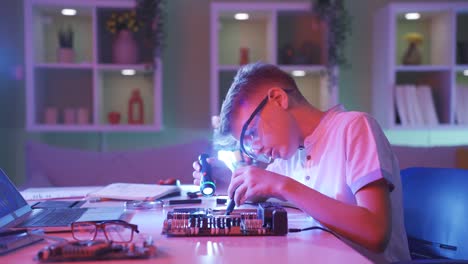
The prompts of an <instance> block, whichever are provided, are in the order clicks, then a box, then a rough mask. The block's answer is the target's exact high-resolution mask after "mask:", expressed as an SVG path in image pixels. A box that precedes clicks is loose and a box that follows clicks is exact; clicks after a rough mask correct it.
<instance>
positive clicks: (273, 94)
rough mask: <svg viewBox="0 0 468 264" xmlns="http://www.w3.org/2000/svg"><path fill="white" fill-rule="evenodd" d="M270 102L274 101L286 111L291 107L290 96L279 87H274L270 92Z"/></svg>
mask: <svg viewBox="0 0 468 264" xmlns="http://www.w3.org/2000/svg"><path fill="white" fill-rule="evenodd" d="M268 100H272V101H274V102H275V103H276V104H277V105H278V106H280V107H281V108H284V109H287V108H288V106H289V101H288V94H287V93H286V92H285V91H284V90H283V89H281V88H279V87H272V88H270V89H269V90H268Z"/></svg>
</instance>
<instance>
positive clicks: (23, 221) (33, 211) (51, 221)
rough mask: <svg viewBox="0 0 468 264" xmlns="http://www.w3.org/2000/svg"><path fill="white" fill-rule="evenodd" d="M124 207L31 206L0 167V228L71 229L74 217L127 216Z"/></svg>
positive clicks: (88, 219)
mask: <svg viewBox="0 0 468 264" xmlns="http://www.w3.org/2000/svg"><path fill="white" fill-rule="evenodd" d="M128 216H129V215H128V214H126V211H125V208H123V207H89V208H88V207H86V208H82V207H65V208H63V207H57V208H54V207H53V206H52V207H47V208H34V207H32V206H31V205H29V204H28V203H27V202H26V200H25V199H24V198H23V196H22V195H21V193H20V192H19V191H18V189H17V188H16V187H15V185H14V184H13V183H12V182H11V181H10V179H9V178H8V176H7V175H6V174H5V172H4V171H3V170H2V169H0V231H4V230H8V229H9V230H12V229H13V230H15V229H42V230H44V232H62V231H70V230H71V224H72V223H73V222H75V221H104V220H119V219H120V220H126V218H127V217H128Z"/></svg>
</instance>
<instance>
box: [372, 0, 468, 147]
mask: <svg viewBox="0 0 468 264" xmlns="http://www.w3.org/2000/svg"><path fill="white" fill-rule="evenodd" d="M407 13H419V14H420V18H419V19H417V20H407V19H406V18H405V14H407ZM466 28H468V4H467V3H466V2H464V3H463V2H458V3H455V2H449V3H445V2H440V3H422V2H420V3H408V2H405V3H390V4H389V5H387V6H386V7H384V8H382V9H381V10H379V11H378V12H377V13H376V14H375V15H374V30H373V33H374V41H373V42H374V51H373V59H374V62H373V72H372V76H373V100H372V102H373V115H374V116H375V117H376V118H377V119H378V120H379V122H380V123H381V125H382V126H383V127H384V128H385V129H386V130H387V131H391V133H395V131H406V132H418V133H419V134H418V135H419V137H420V138H427V141H428V142H430V141H432V142H431V143H435V144H437V143H438V142H442V141H438V140H439V139H437V138H436V137H438V135H440V132H441V131H451V130H452V131H453V132H454V133H457V135H459V132H460V130H462V131H463V130H468V123H463V122H461V121H460V119H459V113H458V112H457V110H456V109H457V104H458V105H460V104H461V103H463V104H466V106H467V108H466V109H467V110H466V111H467V113H466V114H467V115H468V97H467V98H466V101H463V100H462V101H460V100H457V97H459V96H460V93H459V92H457V87H460V86H461V85H466V84H468V76H464V75H463V72H464V71H465V70H468V31H467V30H466ZM410 32H416V33H419V34H420V35H422V37H423V40H422V43H421V45H420V46H419V48H420V52H421V55H422V62H421V64H419V65H403V63H402V57H403V56H404V53H405V50H406V48H407V42H406V40H405V39H404V35H405V34H407V33H410ZM461 46H464V48H462V47H461ZM466 75H468V71H467V72H466ZM404 85H416V89H418V88H417V87H420V85H428V86H430V89H431V94H432V97H433V102H434V106H435V112H436V115H437V119H438V123H437V124H403V123H404V122H402V118H401V117H400V116H399V114H398V110H399V109H398V108H397V102H396V100H397V99H396V96H397V95H396V94H397V90H396V89H404V87H403V88H402V87H401V86H404ZM400 109H401V108H400ZM431 133H433V134H434V135H431ZM454 140H455V141H457V142H460V138H459V137H458V136H457V138H454ZM462 141H463V140H462ZM463 142H468V137H465V140H464V141H463ZM442 143H443V142H442ZM448 143H449V142H448Z"/></svg>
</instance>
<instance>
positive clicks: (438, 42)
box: [395, 10, 453, 65]
mask: <svg viewBox="0 0 468 264" xmlns="http://www.w3.org/2000/svg"><path fill="white" fill-rule="evenodd" d="M411 11H414V10H411ZM416 11H417V10H416ZM405 13H406V12H400V13H398V14H397V15H396V36H395V47H396V54H395V55H396V57H395V64H396V65H403V63H402V59H403V57H404V55H405V53H406V51H407V50H408V47H409V43H408V41H407V40H405V36H406V35H407V34H408V33H418V34H420V35H421V36H422V42H421V43H420V44H419V45H418V50H419V52H420V54H421V57H422V60H421V65H451V56H448V54H452V53H451V52H450V50H451V47H450V46H449V45H448V44H447V43H448V42H449V41H450V39H451V37H452V31H451V28H452V27H453V25H452V15H451V13H450V12H448V11H447V12H441V11H439V12H437V11H426V12H418V13H420V14H421V18H420V19H418V20H406V19H405V17H404V15H405ZM441 49H444V50H446V49H449V50H448V52H447V53H441V52H440V50H441Z"/></svg>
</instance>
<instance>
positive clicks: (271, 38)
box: [210, 2, 338, 115]
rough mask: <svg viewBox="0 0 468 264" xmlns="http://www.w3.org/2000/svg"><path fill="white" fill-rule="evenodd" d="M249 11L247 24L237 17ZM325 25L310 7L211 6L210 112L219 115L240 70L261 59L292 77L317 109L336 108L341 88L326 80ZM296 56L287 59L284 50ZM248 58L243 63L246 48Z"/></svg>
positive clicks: (291, 4) (243, 3) (293, 4)
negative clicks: (296, 74) (248, 63)
mask: <svg viewBox="0 0 468 264" xmlns="http://www.w3.org/2000/svg"><path fill="white" fill-rule="evenodd" d="M236 13H247V14H248V15H249V19H248V20H243V21H238V20H235V19H234V15H235V14H236ZM326 29H327V28H326V25H325V24H324V23H323V22H321V21H320V20H319V19H318V18H317V17H316V16H315V15H314V13H313V12H311V6H310V4H309V3H304V2H296V3H295V2H289V3H276V2H271V3H248V2H241V3H212V4H211V29H210V30H211V32H210V33H211V71H210V72H211V94H210V98H211V113H212V115H218V114H219V111H220V107H221V103H220V102H222V101H223V100H224V98H225V95H226V93H227V91H228V89H229V87H230V85H231V83H232V81H233V78H234V76H235V75H236V72H237V70H238V69H239V68H240V65H241V64H243V63H241V62H255V61H262V62H266V63H271V64H275V65H278V66H279V67H280V68H281V69H282V70H284V71H286V72H288V73H291V75H293V74H292V73H293V71H301V73H302V74H304V75H305V76H302V77H294V79H295V80H296V82H297V84H298V86H299V89H300V90H301V91H302V92H303V93H304V94H305V96H306V98H307V99H308V100H309V101H310V102H311V103H312V104H313V105H315V106H317V107H319V108H321V109H327V108H328V107H329V106H332V105H335V104H336V103H337V98H338V95H337V94H338V88H337V87H333V88H329V87H328V78H327V76H326V74H327V71H326V67H325V65H326V62H327V58H326V48H325V47H326V43H325V40H326V37H325V36H326V31H327V30H326ZM287 45H288V46H290V47H291V50H292V51H293V52H294V53H295V55H294V54H293V56H292V57H291V59H290V60H285V58H284V56H282V55H284V47H286V46H287ZM243 47H247V48H248V56H247V57H248V59H247V60H246V61H241V57H242V56H241V55H242V50H241V49H242V48H243Z"/></svg>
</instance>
